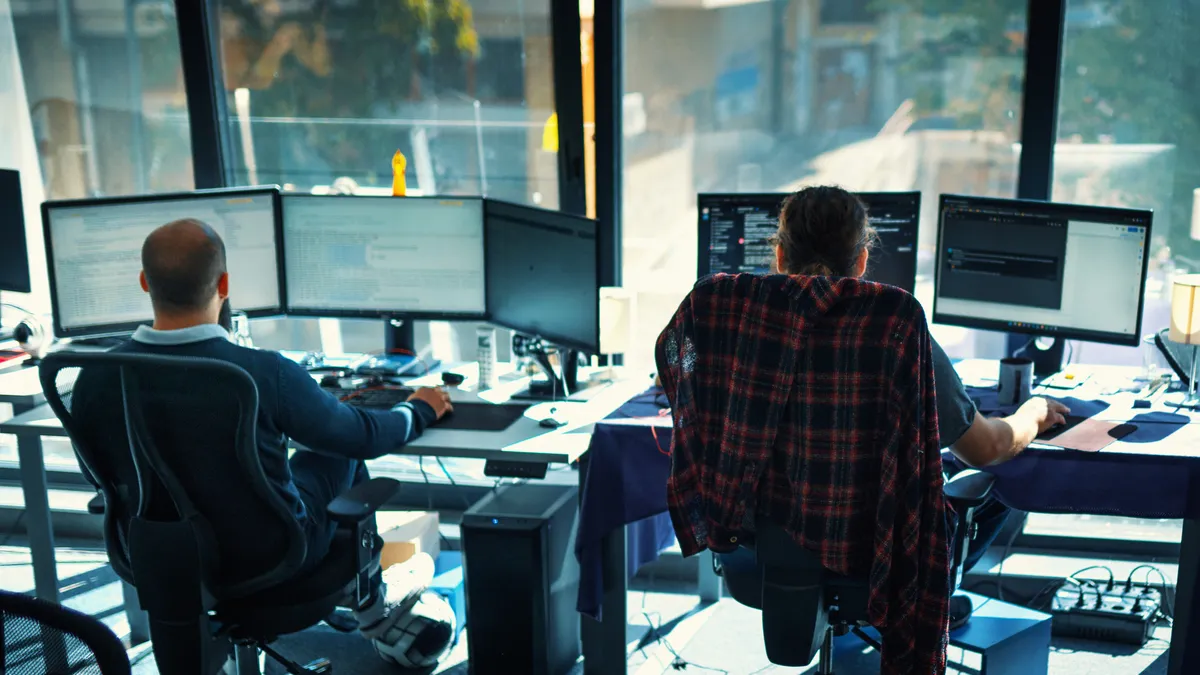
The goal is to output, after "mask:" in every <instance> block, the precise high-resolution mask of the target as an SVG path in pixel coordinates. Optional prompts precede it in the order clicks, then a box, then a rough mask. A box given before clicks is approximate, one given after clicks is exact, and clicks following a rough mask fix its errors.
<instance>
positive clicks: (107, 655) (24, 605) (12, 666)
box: [0, 591, 130, 675]
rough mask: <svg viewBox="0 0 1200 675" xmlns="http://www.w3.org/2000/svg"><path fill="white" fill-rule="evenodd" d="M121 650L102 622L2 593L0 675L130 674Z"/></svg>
mask: <svg viewBox="0 0 1200 675" xmlns="http://www.w3.org/2000/svg"><path fill="white" fill-rule="evenodd" d="M129 672H130V666H129V657H128V656H126V654H125V646H124V645H122V644H121V641H120V640H118V639H117V636H116V635H113V632H112V631H111V630H109V629H108V626H105V625H104V624H103V623H101V622H100V621H97V620H96V619H93V618H92V617H90V616H88V615H86V614H83V613H81V612H76V611H75V610H73V609H70V608H68V607H64V606H62V605H60V604H57V603H53V602H48V601H46V600H40V599H38V598H34V597H31V596H28V595H24V594H22V593H9V592H7V591H0V673H6V674H7V675H67V674H68V673H70V674H72V675H129Z"/></svg>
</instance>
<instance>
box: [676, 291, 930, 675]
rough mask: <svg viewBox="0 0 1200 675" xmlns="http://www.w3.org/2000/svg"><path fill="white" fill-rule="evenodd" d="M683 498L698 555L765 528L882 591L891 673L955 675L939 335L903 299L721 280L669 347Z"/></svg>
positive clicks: (680, 505) (873, 603) (681, 312)
mask: <svg viewBox="0 0 1200 675" xmlns="http://www.w3.org/2000/svg"><path fill="white" fill-rule="evenodd" d="M656 358H657V362H658V371H659V375H660V377H661V378H662V384H663V388H664V390H665V391H666V394H667V397H668V399H669V400H670V402H671V404H672V417H673V424H674V435H673V438H672V444H671V476H670V479H669V481H668V486H667V500H668V504H669V506H670V512H671V518H672V521H673V523H674V527H675V532H676V534H677V535H678V537H679V542H680V546H681V547H682V549H683V553H684V555H692V554H695V553H698V552H700V551H702V550H704V549H706V548H708V549H712V550H715V551H730V550H733V549H735V548H736V547H737V543H736V542H737V537H738V536H739V535H745V534H752V533H753V530H754V522H755V519H756V518H757V517H760V516H763V517H767V518H770V519H771V520H773V521H774V522H777V523H779V524H780V525H782V526H784V527H785V528H787V529H788V530H789V531H790V532H791V533H792V535H793V536H794V537H795V538H796V540H797V541H798V542H799V543H800V544H801V545H803V546H804V547H805V548H807V549H809V550H811V551H814V552H816V553H817V554H818V555H819V556H820V557H821V560H822V563H823V565H824V566H825V567H826V568H827V569H829V570H832V571H833V572H836V573H838V574H843V575H853V576H859V577H864V578H867V579H868V580H869V584H870V600H869V608H868V609H869V619H870V622H871V623H872V624H873V625H874V626H876V627H877V628H879V629H880V632H881V633H882V635H883V650H882V651H883V653H882V661H883V671H882V672H883V673H884V674H885V675H927V674H931V673H943V672H945V668H946V644H947V624H948V612H947V602H948V597H949V592H950V563H949V560H950V558H949V541H948V537H947V522H946V517H947V513H948V511H949V510H948V509H947V507H946V506H945V502H944V497H943V495H942V487H943V479H942V463H941V454H940V452H939V442H938V428H937V406H936V402H935V399H934V379H933V378H934V373H933V360H932V352H931V339H930V336H929V329H928V326H927V325H926V322H925V315H924V312H923V310H922V309H921V306H920V305H919V304H918V303H917V301H916V300H914V299H913V298H912V296H910V295H908V294H907V293H904V292H903V291H900V290H898V289H895V288H891V287H888V286H883V285H880V284H874V283H870V282H864V281H859V280H855V279H830V278H826V277H805V276H797V277H788V276H779V275H777V276H756V275H749V274H740V275H717V276H714V277H709V278H706V279H702V280H701V281H699V282H698V283H697V284H696V286H695V288H694V289H693V290H692V291H691V293H690V294H689V295H688V296H687V298H686V299H685V300H684V301H683V303H682V305H680V307H679V309H678V310H677V311H676V313H675V316H674V318H673V319H672V321H671V322H670V324H668V325H667V327H666V329H665V330H664V331H663V332H662V334H661V335H660V336H659V339H658V344H657V350H656Z"/></svg>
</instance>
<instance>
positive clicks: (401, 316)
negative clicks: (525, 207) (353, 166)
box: [279, 192, 488, 321]
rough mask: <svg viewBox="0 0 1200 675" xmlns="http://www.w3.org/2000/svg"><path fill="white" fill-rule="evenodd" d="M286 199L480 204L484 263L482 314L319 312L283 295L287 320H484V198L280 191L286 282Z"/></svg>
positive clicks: (282, 258)
mask: <svg viewBox="0 0 1200 675" xmlns="http://www.w3.org/2000/svg"><path fill="white" fill-rule="evenodd" d="M289 199H374V200H385V199H415V200H423V201H437V202H466V201H471V202H479V203H480V207H479V218H480V229H481V231H482V236H483V261H484V262H483V264H484V267H483V269H482V270H481V272H482V274H483V278H484V303H483V311H481V312H429V311H407V310H400V309H397V310H376V309H322V308H313V307H295V306H293V305H292V302H291V298H290V297H289V296H288V295H286V294H285V296H284V313H285V314H286V315H287V316H289V317H303V318H313V317H316V318H324V319H381V320H384V321H391V320H398V321H400V320H409V321H483V320H486V319H487V314H488V311H487V307H488V304H487V225H486V212H485V210H486V208H487V205H486V204H485V203H484V201H485V200H484V198H483V197H481V196H479V195H421V196H403V197H399V196H394V195H319V194H312V193H310V192H283V193H281V194H280V198H279V223H280V226H279V230H280V239H279V250H280V264H281V267H280V270H279V272H280V275H281V276H282V277H283V278H284V280H285V285H286V279H287V234H286V230H287V227H286V226H285V225H284V220H285V218H284V215H283V212H284V207H283V204H284V201H285V200H289Z"/></svg>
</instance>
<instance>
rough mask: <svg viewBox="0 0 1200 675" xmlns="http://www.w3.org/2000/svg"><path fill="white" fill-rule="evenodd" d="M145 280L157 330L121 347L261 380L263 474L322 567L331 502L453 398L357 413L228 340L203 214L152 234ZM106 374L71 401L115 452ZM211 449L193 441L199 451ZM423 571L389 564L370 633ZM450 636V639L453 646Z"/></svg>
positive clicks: (286, 366)
mask: <svg viewBox="0 0 1200 675" xmlns="http://www.w3.org/2000/svg"><path fill="white" fill-rule="evenodd" d="M140 281H141V285H142V289H143V290H144V291H146V292H147V293H149V294H150V302H151V304H152V305H153V307H154V325H153V326H152V327H151V326H140V327H139V328H138V329H137V331H136V332H135V333H134V334H133V338H132V340H130V341H129V342H127V343H125V344H124V345H121V346H120V347H117V348H116V351H126V352H138V353H150V354H166V355H172V356H190V357H203V358H212V359H220V360H223V361H228V362H230V363H233V364H236V365H238V366H240V367H241V368H243V369H244V370H245V371H246V372H247V373H249V374H250V376H251V377H252V378H253V379H254V382H255V384H256V385H257V386H258V395H259V408H258V428H257V439H258V446H259V448H258V450H259V456H260V458H261V460H262V466H263V471H264V473H265V474H266V476H267V478H268V480H269V481H271V482H272V483H273V485H274V487H275V489H276V492H277V493H278V494H279V497H280V498H281V499H282V500H283V501H284V502H285V503H286V504H287V507H288V510H289V511H290V512H291V514H292V516H293V517H295V518H296V520H297V521H298V522H299V523H300V525H301V527H302V528H303V530H304V532H305V535H306V537H307V539H308V554H307V557H306V559H305V566H306V567H311V566H313V565H316V564H317V563H319V562H320V561H321V560H322V559H323V558H324V556H325V555H326V553H327V552H328V550H329V545H330V543H331V542H332V540H333V534H334V530H335V528H336V525H335V524H334V523H332V522H330V520H329V519H328V516H327V514H326V506H327V505H328V504H329V503H330V502H331V501H333V499H334V498H335V497H337V496H338V495H339V494H341V493H343V492H345V491H346V490H348V489H350V487H351V486H352V485H356V484H358V483H360V482H362V481H365V480H366V479H367V468H366V465H365V464H364V460H367V459H374V458H376V457H381V456H383V455H386V454H388V453H390V452H393V451H395V450H397V449H398V448H400V447H401V446H403V445H404V444H405V443H408V442H410V441H412V440H413V439H415V438H417V437H418V436H420V435H421V433H422V431H424V429H425V428H426V427H428V426H429V425H431V424H433V423H434V422H436V421H437V420H438V419H439V418H440V417H442V416H444V415H445V414H446V413H447V412H449V411H450V401H449V397H448V396H447V395H446V393H445V392H443V391H441V390H438V389H419V390H417V392H416V393H415V394H413V396H412V397H411V398H410V399H409V401H408V402H407V403H401V404H400V405H398V406H396V407H395V408H393V409H392V410H391V411H371V410H363V409H359V408H353V407H350V406H348V405H345V404H343V403H341V402H340V401H338V400H337V399H336V398H335V397H333V396H332V395H330V394H329V393H328V392H326V391H324V390H322V389H321V388H320V386H318V385H317V383H316V382H315V381H314V380H313V378H312V377H311V376H310V375H309V374H308V372H307V371H305V370H304V369H303V368H301V367H300V366H299V365H297V364H295V363H293V362H292V361H290V360H288V359H286V358H284V357H283V356H281V355H280V354H278V353H276V352H270V351H262V350H256V349H249V348H246V347H241V346H238V345H236V344H234V343H232V342H231V341H230V340H229V334H228V332H227V331H226V329H225V328H222V327H221V326H220V325H218V320H219V317H220V314H221V307H222V305H224V304H225V301H226V300H227V299H228V297H229V284H230V279H229V274H228V272H227V271H226V268H225V244H224V242H222V241H221V237H220V236H219V235H218V234H217V233H216V232H215V231H213V229H212V228H211V227H209V226H208V225H205V224H204V223H202V222H200V221H198V220H190V219H188V220H179V221H175V222H172V223H168V224H166V225H163V226H162V227H160V228H158V229H157V230H155V231H154V232H152V233H150V236H148V237H146V241H145V243H144V244H143V245H142V272H141V277H140ZM132 282H133V280H132V279H131V280H130V283H132ZM111 375H113V377H111V378H108V379H104V374H101V373H94V372H89V373H84V374H83V375H82V376H80V378H79V380H78V381H77V382H76V384H75V387H74V392H73V396H72V403H71V409H72V414H73V416H74V417H75V419H76V421H77V423H79V424H80V425H83V426H85V427H88V428H90V429H91V431H90V432H89V433H90V434H96V435H93V436H92V437H94V438H100V437H103V436H107V437H110V438H112V439H113V442H112V443H111V444H108V443H104V444H99V445H100V447H120V446H122V445H124V443H123V442H122V441H123V439H125V437H126V435H125V424H124V415H123V414H122V413H121V410H120V405H119V401H120V398H121V397H120V394H119V391H120V383H119V382H118V381H116V378H115V374H111ZM285 438H291V439H293V440H294V441H296V442H297V443H299V444H301V445H303V446H305V447H308V448H312V449H314V450H319V451H321V454H317V453H315V452H297V453H295V454H294V455H293V456H292V458H291V459H290V460H289V459H288V456H287V449H286V443H285V442H284V439H285ZM204 450H205V449H204V448H199V447H198V448H196V452H203V451H204ZM213 480H220V477H214V478H213ZM426 558H428V557H427V556H426ZM428 567H429V569H415V568H413V567H411V566H410V567H408V568H398V567H393V568H391V569H389V570H388V573H387V574H385V575H384V580H385V581H387V582H388V584H387V585H386V586H384V591H383V593H382V594H381V595H380V596H379V597H377V598H376V599H375V601H374V602H373V604H372V605H371V606H370V607H368V608H366V610H364V611H362V612H359V619H360V626H361V627H362V631H363V634H364V635H366V636H367V637H368V638H371V639H381V638H382V637H383V636H385V635H386V634H387V633H388V631H389V629H391V628H392V626H393V624H395V622H396V621H397V620H398V619H399V618H400V617H401V616H403V615H404V613H403V612H401V611H396V610H395V609H394V608H395V607H396V606H397V605H401V604H403V605H404V606H407V607H411V606H412V604H413V603H414V601H415V595H416V594H417V593H419V592H420V591H421V590H423V586H422V584H421V583H420V579H421V578H422V577H429V578H432V562H431V561H429V562H428ZM425 583H428V581H427V580H426V581H425ZM393 632H395V631H393ZM451 637H452V636H450V635H448V634H447V635H446V636H445V639H446V642H447V644H448V643H449V641H450V639H451Z"/></svg>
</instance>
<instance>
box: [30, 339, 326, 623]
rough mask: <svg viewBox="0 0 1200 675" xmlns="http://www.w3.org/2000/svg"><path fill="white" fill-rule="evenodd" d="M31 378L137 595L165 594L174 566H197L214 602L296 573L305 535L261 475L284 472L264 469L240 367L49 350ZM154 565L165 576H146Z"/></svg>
mask: <svg viewBox="0 0 1200 675" xmlns="http://www.w3.org/2000/svg"><path fill="white" fill-rule="evenodd" d="M72 370H73V371H76V372H75V375H76V377H75V378H74V386H73V390H72V391H66V387H60V385H59V383H60V382H67V381H70V380H71V378H70V377H69V375H67V373H68V371H72ZM40 376H41V380H42V387H43V390H44V392H45V394H46V399H47V402H48V403H49V404H50V406H51V407H52V408H53V410H54V412H55V414H56V415H57V416H58V417H59V419H60V420H61V421H62V423H63V426H64V427H65V429H66V431H67V433H68V435H69V436H70V437H71V440H72V442H73V443H74V446H75V450H76V453H77V455H78V457H79V459H80V463H81V465H82V467H83V468H84V470H85V471H86V472H88V473H89V474H90V475H91V476H92V478H93V479H94V481H95V482H96V483H97V485H98V487H99V488H100V490H101V492H102V493H103V495H104V501H105V521H106V522H105V531H106V541H107V544H108V549H109V554H110V559H111V560H112V562H113V567H114V569H115V570H116V571H117V573H118V574H119V575H121V576H122V578H125V579H126V580H128V581H130V582H131V583H132V584H133V585H134V586H136V587H137V588H138V591H139V595H140V596H142V597H145V596H146V595H147V592H148V591H150V592H151V593H153V591H154V589H148V588H146V587H147V585H153V586H158V585H161V586H162V588H161V589H160V590H161V591H162V592H164V593H168V594H169V593H170V592H171V591H172V584H173V583H178V578H177V577H178V574H179V570H180V569H181V568H183V567H188V568H191V567H195V569H196V571H197V573H198V574H199V576H200V579H201V581H202V583H203V585H204V587H205V590H206V591H207V592H208V593H209V594H211V595H212V596H213V597H214V598H216V599H218V600H219V599H223V598H234V597H240V596H244V595H247V594H250V593H253V592H255V591H258V590H261V589H264V588H269V587H271V586H274V585H277V584H279V583H281V582H282V581H284V580H286V579H287V578H289V577H291V576H293V575H294V574H295V573H296V572H297V571H299V569H300V568H301V566H302V565H303V563H304V557H305V553H306V545H305V538H304V533H303V530H302V529H301V526H300V524H299V522H298V521H297V520H296V518H295V517H294V515H293V514H292V513H290V510H289V508H288V506H287V504H286V503H285V502H284V501H283V499H282V498H281V496H280V495H279V494H278V492H277V491H276V488H274V487H273V486H272V484H271V482H270V481H268V479H267V472H268V471H270V472H271V473H272V474H275V475H277V477H282V478H285V479H286V477H287V476H288V474H287V471H288V469H287V466H286V464H284V465H283V466H272V467H264V465H263V461H262V458H261V456H260V453H259V450H258V445H257V438H256V424H257V420H258V390H257V387H256V386H255V384H254V380H253V379H252V378H251V377H250V375H249V374H248V373H247V372H246V371H245V370H243V369H242V368H240V367H238V366H236V365H234V364H231V363H228V362H225V361H220V360H215V359H201V358H191V357H177V356H164V355H159V354H140V353H126V352H106V353H83V352H80V353H77V352H57V353H54V354H50V355H48V356H47V357H46V358H45V359H44V360H43V362H42V365H41V372H40ZM280 442H281V443H282V442H284V441H283V439H280ZM281 456H282V453H281ZM172 525H175V526H178V528H177V529H175V530H172V529H171V526H172ZM138 527H140V528H141V531H142V532H143V533H144V534H143V537H142V541H143V542H144V545H139V544H138V542H137V539H138V537H137V536H136V532H135V531H134V530H136V529H137V528H138ZM172 532H174V534H172ZM164 537H166V538H169V539H170V538H174V539H173V543H169V542H168V541H165V540H163V538H164ZM175 537H177V538H175ZM139 556H140V557H142V558H143V559H142V560H140V561H138V560H134V558H136V557H139ZM197 556H198V560H197ZM189 558H190V560H189ZM172 567H174V568H175V571H174V572H166V569H167V568H172ZM156 569H163V570H164V574H162V575H160V574H157V573H152V572H150V570H156ZM138 570H141V571H143V573H142V574H137V573H136V572H137V571H138ZM149 576H154V577H162V578H160V579H148V578H146V577H149ZM147 609H148V610H149V611H151V613H153V608H152V607H147Z"/></svg>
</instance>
